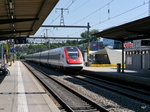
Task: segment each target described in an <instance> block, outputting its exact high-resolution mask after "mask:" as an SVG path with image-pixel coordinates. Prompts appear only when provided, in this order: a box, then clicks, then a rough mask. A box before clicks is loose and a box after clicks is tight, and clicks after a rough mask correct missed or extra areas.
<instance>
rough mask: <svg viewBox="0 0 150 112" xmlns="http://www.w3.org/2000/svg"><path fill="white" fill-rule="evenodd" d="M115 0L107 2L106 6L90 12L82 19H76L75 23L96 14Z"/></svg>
mask: <svg viewBox="0 0 150 112" xmlns="http://www.w3.org/2000/svg"><path fill="white" fill-rule="evenodd" d="M113 1H114V0H111V1H110V2H108V3H106V4H105V5H104V6H102V7H100V8H98V9H96V10H94V11H93V12H91V13H90V14H88V15H87V16H85V17H83V18H82V19H80V20H78V21H76V22H75V23H74V24H77V23H79V22H81V21H83V20H85V19H87V18H88V17H90V16H92V15H93V14H95V13H96V12H98V11H100V10H101V9H103V8H105V7H106V6H108V5H110V4H111V3H112V2H113Z"/></svg>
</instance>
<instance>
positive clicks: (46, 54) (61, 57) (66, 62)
mask: <svg viewBox="0 0 150 112" xmlns="http://www.w3.org/2000/svg"><path fill="white" fill-rule="evenodd" d="M26 60H28V61H33V62H38V63H42V64H46V65H50V66H52V67H55V68H61V69H64V70H76V71H80V70H82V68H83V65H84V62H83V56H82V53H81V51H80V50H79V49H78V48H77V47H75V46H65V47H61V48H56V49H51V50H47V51H43V52H38V53H34V54H29V55H27V56H26Z"/></svg>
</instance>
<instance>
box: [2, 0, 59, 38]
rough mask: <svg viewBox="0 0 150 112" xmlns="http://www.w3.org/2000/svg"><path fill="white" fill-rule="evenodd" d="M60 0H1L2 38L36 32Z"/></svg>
mask: <svg viewBox="0 0 150 112" xmlns="http://www.w3.org/2000/svg"><path fill="white" fill-rule="evenodd" d="M57 2H58V0H0V40H7V39H12V38H15V37H20V36H29V35H33V34H35V33H36V31H37V30H38V29H39V27H40V26H41V25H42V23H43V22H44V20H45V19H46V18H47V16H48V15H49V14H50V12H51V11H52V10H53V8H54V6H55V5H56V4H57Z"/></svg>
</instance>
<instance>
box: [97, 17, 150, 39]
mask: <svg viewBox="0 0 150 112" xmlns="http://www.w3.org/2000/svg"><path fill="white" fill-rule="evenodd" d="M149 30H150V17H145V18H142V19H139V20H136V21H133V22H129V23H126V24H123V25H120V26H116V27H113V28H109V29H106V30H103V31H101V32H99V33H97V34H95V35H96V37H103V38H108V39H114V40H120V41H126V40H137V39H145V38H150V32H149Z"/></svg>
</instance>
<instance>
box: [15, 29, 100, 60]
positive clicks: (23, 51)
mask: <svg viewBox="0 0 150 112" xmlns="http://www.w3.org/2000/svg"><path fill="white" fill-rule="evenodd" d="M98 32H99V31H98V30H91V31H90V32H89V37H90V42H91V41H96V40H97V38H96V37H95V36H94V35H93V34H95V33H98ZM87 34H88V33H87V31H85V32H83V33H81V37H82V38H84V39H85V40H80V41H77V40H67V41H66V42H65V43H51V44H50V43H48V42H47V43H43V44H39V45H23V46H16V51H17V59H23V58H24V57H25V55H27V54H32V53H36V52H41V51H46V50H49V49H54V48H58V47H62V46H77V45H81V44H84V43H87V42H88V41H89V39H88V35H87Z"/></svg>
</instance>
